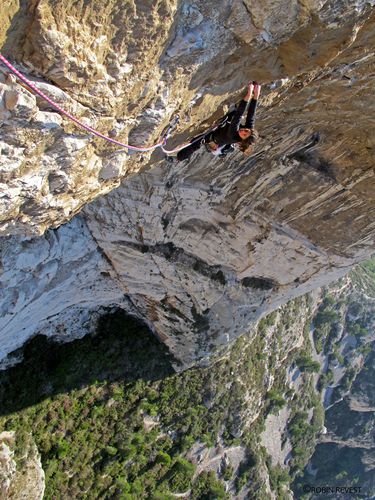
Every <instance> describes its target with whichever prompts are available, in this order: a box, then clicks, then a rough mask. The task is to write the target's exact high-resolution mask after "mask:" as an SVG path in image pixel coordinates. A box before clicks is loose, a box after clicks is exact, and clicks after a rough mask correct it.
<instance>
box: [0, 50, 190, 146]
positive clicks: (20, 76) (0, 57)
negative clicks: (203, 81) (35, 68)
mask: <svg viewBox="0 0 375 500" xmlns="http://www.w3.org/2000/svg"><path fill="white" fill-rule="evenodd" d="M0 62H2V63H3V64H4V65H5V66H6V67H7V68H8V69H9V70H10V71H11V72H12V73H14V74H15V75H16V76H17V78H18V79H19V80H21V81H22V82H23V83H24V84H25V85H27V86H28V87H29V88H30V89H31V90H32V91H33V92H35V93H36V94H37V95H39V97H41V98H42V99H44V100H45V101H47V102H48V103H49V104H50V105H51V106H52V107H53V108H55V109H57V111H58V112H59V113H61V114H62V115H64V116H66V117H67V118H69V120H71V121H73V122H74V123H76V124H77V125H78V126H80V127H82V128H83V129H85V130H87V131H88V132H90V133H91V134H93V135H96V136H97V137H100V138H101V139H104V140H105V141H107V142H111V143H112V144H116V145H117V146H122V147H124V148H126V149H130V150H132V151H139V152H142V153H145V152H147V151H153V150H155V149H157V148H161V149H162V150H163V151H164V153H166V154H172V153H177V152H178V151H180V150H181V149H183V148H185V147H186V146H188V145H189V144H191V143H190V142H188V143H186V144H182V145H181V146H178V147H176V148H174V149H171V150H168V149H166V148H165V147H164V146H165V145H166V142H167V139H168V137H169V136H170V134H171V132H172V130H173V129H174V127H176V125H177V123H178V120H179V117H178V116H176V117H175V118H174V119H173V120H172V121H171V123H170V124H169V126H168V128H167V130H166V132H165V134H164V135H163V138H162V140H161V141H160V142H158V143H157V144H154V145H153V146H147V147H139V146H131V145H130V144H125V143H123V142H120V141H116V139H111V138H110V137H107V136H106V135H104V134H102V133H100V132H99V131H97V130H95V129H93V128H92V127H90V126H89V125H85V124H84V123H83V122H81V121H80V120H78V118H76V117H75V116H73V115H71V114H70V113H68V111H65V110H64V109H63V108H62V107H61V106H59V105H58V104H57V103H56V102H54V101H53V100H52V99H50V98H49V97H48V96H47V95H46V94H45V93H44V92H42V91H41V90H39V89H38V88H37V87H36V85H34V84H33V83H32V82H31V81H30V80H28V79H27V78H26V77H25V76H24V75H23V74H22V73H20V72H19V71H18V70H17V69H16V68H15V67H14V66H13V65H12V64H11V63H10V62H9V61H8V60H7V59H6V58H5V57H4V56H3V55H1V54H0Z"/></svg>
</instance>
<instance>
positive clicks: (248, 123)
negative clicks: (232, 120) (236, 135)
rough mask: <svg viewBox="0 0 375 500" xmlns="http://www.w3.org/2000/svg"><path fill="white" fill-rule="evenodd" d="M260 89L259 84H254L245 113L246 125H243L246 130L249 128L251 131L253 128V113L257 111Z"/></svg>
mask: <svg viewBox="0 0 375 500" xmlns="http://www.w3.org/2000/svg"><path fill="white" fill-rule="evenodd" d="M260 88H261V86H260V85H259V84H257V83H256V84H254V93H253V96H252V99H251V101H250V105H249V110H248V112H247V117H246V123H245V127H246V128H251V129H253V128H254V124H255V113H256V109H257V104H258V98H259V94H260Z"/></svg>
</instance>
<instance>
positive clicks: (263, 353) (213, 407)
mask: <svg viewBox="0 0 375 500" xmlns="http://www.w3.org/2000/svg"><path fill="white" fill-rule="evenodd" d="M371 272H372V271H371ZM335 300H336V299H335V298H334V297H333V296H332V295H330V294H326V296H325V297H324V299H323V301H322V303H321V305H320V307H319V309H318V311H317V314H316V315H315V316H314V317H313V311H312V299H311V298H309V296H306V297H300V298H299V299H296V300H295V301H293V302H291V303H289V304H287V305H285V306H283V307H282V308H280V309H279V310H278V311H275V312H273V313H272V314H270V315H269V316H267V317H266V318H264V319H262V320H261V321H260V322H259V325H258V328H257V330H256V331H255V330H254V331H253V332H251V338H250V336H243V337H241V338H239V339H238V340H237V341H236V342H235V343H234V344H233V346H231V348H230V349H228V352H227V353H226V354H225V355H224V356H222V357H221V358H220V359H217V360H216V362H214V363H213V364H212V366H210V367H209V368H201V369H190V370H187V371H185V372H183V373H179V374H176V373H175V372H174V370H173V369H172V363H173V362H175V360H173V359H172V358H171V356H170V355H169V354H168V353H167V351H166V349H165V348H164V347H163V346H162V345H161V344H160V343H159V342H158V341H157V340H156V339H155V337H154V336H152V335H151V334H150V332H149V331H148V330H147V328H146V327H145V326H144V325H143V324H141V323H139V322H137V321H136V320H134V319H132V318H130V317H128V316H125V315H124V314H120V313H118V314H115V315H111V316H107V317H105V318H104V319H103V321H102V324H101V326H100V329H99V331H98V333H97V334H96V335H95V336H92V337H86V338H84V339H81V340H77V341H74V342H72V343H70V344H56V343H54V342H51V341H49V340H47V339H45V338H43V337H36V338H34V339H33V340H32V341H30V342H29V343H28V344H27V345H26V346H25V348H24V350H23V352H24V361H23V362H22V363H21V364H19V365H17V366H15V367H13V368H11V369H9V370H7V371H5V372H0V408H1V414H0V426H1V429H4V430H15V431H16V439H17V442H16V453H15V458H16V461H17V463H18V465H19V467H22V466H23V465H24V455H23V449H24V448H25V446H27V443H29V441H30V439H32V440H33V441H34V442H35V443H36V445H37V448H38V450H39V452H40V453H41V458H42V465H43V469H44V471H45V474H46V493H45V498H46V499H47V500H50V499H51V500H52V499H55V498H58V499H70V498H75V499H80V498H84V499H88V500H90V499H96V498H102V499H107V498H108V499H112V498H116V499H117V498H119V499H120V500H138V499H148V498H152V499H156V500H157V499H160V500H171V499H173V498H175V496H174V495H176V494H181V493H183V494H186V495H187V497H188V498H192V499H197V500H198V499H212V500H214V499H227V498H231V497H233V496H235V495H236V494H238V493H239V492H240V491H241V490H242V491H244V489H246V490H245V491H246V493H245V494H246V495H247V496H248V497H249V498H254V500H256V499H258V500H263V499H266V498H267V492H266V489H265V486H264V470H267V469H265V465H267V468H268V471H269V478H270V484H271V487H272V489H273V491H274V492H275V494H276V496H277V498H280V499H283V498H287V489H288V485H289V484H290V481H291V479H294V478H295V477H297V476H298V475H300V474H301V473H302V471H303V469H304V467H305V465H306V463H307V461H308V459H309V458H310V456H311V454H312V453H313V450H314V447H315V443H316V439H317V435H318V433H319V432H320V430H321V428H322V425H323V421H324V411H323V408H322V405H321V403H320V397H319V395H318V394H317V392H316V388H315V383H316V381H317V379H318V377H317V375H316V373H318V372H319V364H318V363H317V362H316V361H314V360H313V358H312V355H311V348H312V346H311V345H310V344H311V343H310V340H309V337H310V334H309V332H310V327H311V325H313V328H314V339H315V342H316V344H317V348H318V350H319V351H320V352H324V353H326V354H327V355H329V360H330V361H334V362H335V363H336V361H335V360H338V361H339V363H340V364H341V365H342V366H345V367H347V368H348V369H347V372H346V374H345V376H344V378H343V380H342V387H343V388H344V389H345V390H347V389H348V388H350V386H351V384H352V383H353V380H354V379H355V376H356V371H355V369H353V368H351V367H350V366H348V361H347V359H348V356H347V355H346V354H345V358H344V356H343V355H342V354H341V352H343V351H341V350H340V349H339V347H338V344H337V341H338V338H339V336H340V334H341V332H342V328H346V329H347V330H346V331H347V332H349V333H352V334H353V335H355V336H356V342H357V343H358V345H359V350H360V352H362V353H363V354H365V355H368V354H369V353H370V347H369V346H368V345H366V344H364V342H365V340H364V339H365V337H364V335H365V333H364V330H366V333H367V331H369V329H370V328H369V325H370V323H369V321H370V320H369V318H368V317H367V315H368V314H369V313H368V310H369V308H368V307H365V306H363V307H362V306H360V305H358V304H360V302H359V301H358V298H357V297H355V294H353V300H351V301H349V300H347V301H346V300H344V299H341V300H340V301H338V302H336V301H335ZM353 304H354V305H353ZM370 312H371V311H370ZM358 315H359V316H358ZM197 320H198V321H200V323H199V324H200V325H201V326H202V328H203V326H204V324H203V323H204V322H205V321H206V318H205V317H200V318H198V317H197ZM296 325H298V326H296ZM356 325H359V327H357V326H356ZM358 328H359V329H358ZM301 329H303V336H304V345H303V346H302V348H299V349H296V348H295V345H297V343H298V342H297V341H299V339H300V337H301ZM351 329H352V330H351ZM367 338H368V337H367ZM361 342H362V344H361ZM354 343H355V342H354ZM295 365H297V366H298V367H299V370H300V371H301V372H302V373H301V374H300V376H299V377H300V378H299V382H298V383H299V384H300V385H299V387H298V389H295V390H294V389H291V388H290V387H289V383H288V382H287V378H288V377H287V368H288V367H289V366H292V367H293V366H295ZM332 380H333V371H332V365H330V366H329V367H328V370H327V371H326V373H325V374H323V375H321V376H320V377H319V381H318V388H319V389H322V388H323V387H325V386H327V385H329V384H330V382H332ZM286 406H287V409H288V411H289V420H288V423H287V429H286V431H285V435H284V437H283V439H284V442H286V441H287V440H288V439H289V440H290V442H291V444H292V458H291V460H290V463H289V465H290V467H289V471H287V470H285V469H283V468H280V467H272V466H271V464H270V460H269V459H268V460H267V454H266V452H265V450H264V449H263V448H262V447H261V446H260V442H259V441H260V434H261V433H262V432H263V431H264V429H265V420H266V418H267V416H268V415H269V414H278V413H279V412H280V410H281V409H282V408H285V407H286ZM249 422H251V423H249ZM200 446H205V447H206V448H210V447H216V446H217V447H219V446H220V447H222V448H224V449H225V447H231V446H242V453H244V455H245V458H244V459H243V460H242V462H241V464H240V465H239V467H233V465H231V464H227V465H226V466H225V467H222V468H220V467H219V468H218V469H217V470H211V471H209V470H204V471H203V472H200V473H199V471H201V470H202V469H201V468H200V467H198V468H197V466H196V464H195V463H194V462H196V460H197V455H198V452H197V451H196V450H197V449H198V448H199V447H200ZM233 463H234V462H233ZM345 471H346V469H345V468H343V469H342V470H340V471H339V472H338V474H339V478H340V480H341V479H342V478H344V476H345ZM340 474H341V475H340ZM228 487H230V488H231V490H230V492H229V493H227V492H226V489H227V488H228ZM236 492H237V493H236Z"/></svg>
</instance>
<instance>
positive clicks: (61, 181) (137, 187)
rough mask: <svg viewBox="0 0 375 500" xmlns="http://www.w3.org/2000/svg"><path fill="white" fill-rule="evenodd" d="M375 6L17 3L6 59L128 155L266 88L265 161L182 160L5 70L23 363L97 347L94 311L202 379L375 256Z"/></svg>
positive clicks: (4, 130) (124, 135) (10, 309)
mask: <svg viewBox="0 0 375 500" xmlns="http://www.w3.org/2000/svg"><path fill="white" fill-rule="evenodd" d="M52 4H53V5H52ZM99 4H100V5H99ZM373 6H374V3H373V2H361V1H357V2H355V3H353V2H346V1H345V2H338V1H334V0H331V1H323V0H322V1H320V2H294V3H290V2H283V1H278V2H268V1H264V2H252V1H246V2H240V1H234V2H232V1H231V2H229V1H228V2H220V4H218V3H217V2H211V1H208V2H207V1H206V2H202V1H196V2H187V1H183V2H177V1H172V0H170V1H167V0H160V1H153V2H148V3H145V2H136V3H133V2H130V1H129V2H125V3H123V2H120V1H116V0H111V1H109V2H107V3H106V5H105V7H103V5H102V3H100V2H97V1H94V2H91V3H90V5H87V4H86V3H84V2H73V1H69V2H53V3H52V2H51V1H50V0H40V1H33V2H29V3H28V4H24V3H23V4H22V5H21V6H19V5H18V2H15V1H8V2H7V3H6V8H5V9H4V13H3V14H2V16H3V19H2V20H3V25H2V28H1V31H0V42H2V49H1V51H2V53H3V54H4V55H6V56H7V57H9V58H10V59H12V60H14V59H16V60H17V62H18V64H19V67H20V68H21V67H22V69H23V70H24V71H25V72H26V73H27V74H28V75H29V77H30V78H33V79H34V81H35V82H36V84H37V85H40V86H41V88H42V90H44V91H45V92H46V93H49V95H53V96H54V98H55V100H56V101H58V102H59V104H61V105H63V106H65V107H66V108H67V109H68V110H69V111H71V112H74V113H75V114H76V115H77V116H78V117H80V119H82V120H84V121H87V123H89V124H90V125H91V126H94V127H97V128H98V129H99V130H100V131H101V132H103V133H107V134H110V135H111V136H113V137H115V138H116V139H119V140H122V141H126V140H129V141H131V142H132V143H137V144H144V143H145V142H153V141H156V140H157V139H158V137H159V136H160V134H161V133H162V131H163V130H164V129H165V127H166V126H167V124H168V122H169V120H170V118H171V117H172V116H173V115H174V113H176V112H179V113H180V115H181V122H180V126H179V129H178V130H177V131H176V132H175V135H174V139H173V140H172V144H178V143H179V142H180V141H182V140H185V139H186V137H187V136H188V135H189V134H192V133H193V132H195V131H196V130H197V129H199V128H200V127H203V126H205V125H207V124H209V123H212V121H213V119H214V118H216V117H218V116H219V115H220V114H221V113H222V110H223V106H224V105H225V104H228V103H229V102H233V101H236V100H237V99H238V98H239V96H240V94H239V89H240V88H241V87H242V86H243V84H244V83H245V82H246V80H247V79H249V78H251V79H254V78H255V79H258V80H261V81H263V82H266V85H264V89H263V93H262V100H261V107H260V110H259V113H258V118H257V126H258V128H259V131H260V135H261V138H262V141H261V142H260V144H259V146H258V147H257V149H256V152H255V154H254V156H253V157H251V158H250V159H249V158H247V159H246V158H244V157H242V156H241V155H240V153H239V152H236V153H234V154H233V155H232V156H231V157H227V159H225V160H224V161H223V160H220V159H214V158H213V157H210V156H209V155H208V154H207V153H205V152H200V153H198V154H197V155H195V157H194V158H193V159H192V160H191V161H190V162H188V163H182V164H181V163H179V164H166V163H165V162H164V161H163V160H162V159H161V155H160V154H159V153H155V154H153V155H149V154H148V155H141V156H139V155H126V154H125V153H124V152H123V151H121V150H117V149H115V148H113V147H112V146H110V145H108V144H107V143H104V142H102V141H101V140H99V139H93V138H92V137H89V136H87V135H86V134H85V133H83V132H82V131H80V130H78V129H77V128H76V127H75V125H73V124H71V123H69V122H67V121H66V120H65V119H62V118H61V117H60V116H58V115H57V113H55V112H53V111H52V110H51V109H49V108H48V106H46V105H45V103H42V102H40V100H39V98H38V99H37V98H35V97H34V96H32V95H31V94H30V93H29V92H28V91H27V90H25V89H23V88H22V87H21V86H20V85H19V84H18V83H16V82H15V81H14V78H13V77H11V76H9V75H8V74H7V73H8V72H7V71H4V72H3V73H2V74H1V73H0V75H1V77H0V119H1V120H2V121H1V126H0V131H1V138H0V141H1V144H0V147H1V153H2V161H1V165H0V182H1V183H2V192H1V198H0V203H1V207H2V208H1V213H0V216H1V220H2V222H1V226H0V230H1V231H2V234H4V235H6V236H7V237H6V238H4V239H3V241H2V247H3V252H4V255H5V257H3V258H2V265H3V268H4V273H3V275H2V278H1V279H2V282H3V284H4V286H5V287H6V289H5V290H4V292H3V301H2V310H3V317H4V318H6V319H5V320H4V323H3V324H4V333H2V336H1V345H2V353H3V356H5V355H6V354H8V353H10V352H12V351H14V350H15V349H17V348H18V347H20V346H21V345H22V343H23V342H24V341H25V340H26V339H27V338H28V337H30V336H31V335H34V334H35V333H38V332H44V333H47V334H50V333H51V334H53V332H56V331H58V332H60V327H59V325H63V327H62V328H63V329H64V331H65V333H64V336H65V338H69V337H70V336H71V337H73V336H76V335H80V334H81V333H79V332H86V331H88V330H90V328H91V327H92V325H93V324H94V323H95V318H96V317H97V316H96V315H94V316H93V315H92V312H93V311H97V312H98V311H100V308H102V307H108V306H116V307H117V306H119V307H124V308H126V309H127V310H128V311H130V312H132V313H133V314H136V315H138V316H139V317H141V318H143V319H144V320H145V321H146V322H147V323H148V324H149V326H150V327H151V328H152V329H153V331H154V332H155V333H156V334H157V335H158V336H159V338H161V339H162V340H163V341H164V342H165V343H166V344H167V345H168V346H169V348H170V349H171V350H172V351H173V352H174V354H175V355H176V356H177V357H178V358H179V359H180V360H181V361H182V363H183V364H184V365H185V366H188V365H191V364H192V363H195V362H196V361H197V360H204V359H205V358H207V357H208V356H209V355H210V354H211V353H212V352H213V351H214V350H216V349H218V348H220V347H222V346H224V345H226V344H227V343H228V342H230V341H231V340H233V339H234V338H236V337H237V336H238V335H239V334H241V333H242V332H244V331H245V330H247V329H248V328H249V326H250V325H251V324H252V323H254V322H255V321H257V320H258V319H259V318H260V317H261V316H262V315H264V314H266V313H267V312H269V311H271V310H273V309H274V308H276V307H278V306H279V305H280V304H283V303H285V302H286V301H287V300H289V299H290V298H293V297H295V296H297V295H300V294H302V293H305V292H307V291H309V290H311V289H313V288H315V287H317V286H321V285H323V284H325V283H328V282H329V281H331V280H332V279H335V278H337V277H339V276H341V275H343V274H344V273H346V272H347V270H348V269H349V268H350V267H351V266H352V265H353V264H354V263H356V262H359V261H361V260H363V259H365V258H366V257H368V256H369V255H370V254H371V252H372V251H373V249H374V225H373V214H374V196H373V194H374V190H375V189H374V188H375V182H374V134H373V130H374V119H373V116H375V109H374V106H375V104H374V103H375V100H374V98H373V97H374V95H373V94H374V59H375V56H374V53H373V46H374V42H375V15H374V9H373ZM52 7H53V8H52ZM281 13H282V14H283V15H282V16H281ZM21 64H22V66H21ZM129 174H132V176H130V177H129ZM125 177H127V178H126V180H123V182H122V185H121V187H119V188H118V189H116V190H113V188H114V187H116V186H118V185H119V183H120V180H121V179H124V178H125ZM111 190H112V191H111ZM109 191H111V192H110V193H109ZM106 193H109V194H107V195H106V196H101V197H99V195H104V194H106ZM94 199H95V201H92V200H94ZM90 201H92V203H90V204H87V203H88V202H90ZM83 206H85V208H84V210H83V212H81V216H80V217H82V219H79V220H78V221H77V220H75V219H74V220H73V221H72V222H70V223H68V224H67V225H66V226H62V227H61V228H59V229H57V230H56V231H51V230H50V231H47V232H46V233H45V234H44V236H41V237H40V238H37V237H36V236H37V235H40V234H42V233H43V232H44V231H45V230H46V228H48V227H57V226H59V225H60V224H62V223H65V222H67V221H68V220H70V219H71V218H72V217H73V216H74V215H75V214H77V213H78V212H79V211H81V210H82V207H83ZM81 224H83V226H84V229H82V226H81ZM25 237H26V239H25ZM51 241H53V244H52V246H51ZM71 241H76V242H77V245H72V246H70V245H69V242H71ZM78 242H79V243H78ZM67 246H68V247H69V251H67V250H66V247H67ZM30 247H32V248H33V249H34V250H33V252H34V253H36V254H37V255H38V259H37V261H35V259H34V260H33V261H32V262H29V250H28V248H30ZM47 247H48V248H49V250H48V249H47V250H46V251H45V248H47ZM23 248H24V249H25V251H24V250H23ZM51 248H53V249H54V250H53V252H55V254H56V255H57V257H56V258H55V257H54V255H55V254H53V255H52V253H51ZM83 248H85V251H82V249H83ZM87 248H89V249H90V251H89V253H88V254H86V253H85V252H86V249H87ZM14 249H16V251H17V253H18V259H16V260H15V257H14V255H12V253H13V252H14ZM67 253H68V254H69V255H70V257H69V259H68V260H67V261H65V260H64V255H66V254H67ZM9 256H10V257H9ZM52 261H53V262H52ZM70 262H75V263H76V264H77V268H76V267H75V265H73V266H71V265H70V264H69V263H70ZM81 262H85V264H84V266H83V267H82V270H84V271H83V273H81V272H80V271H81V269H80V266H81V264H80V263H81ZM51 266H52V267H53V268H54V269H53V270H52V271H51V270H50V269H51ZM76 269H78V270H76ZM103 273H105V276H104V277H103ZM32 276H33V278H32ZM41 276H43V279H42V278H41ZM46 276H47V278H46ZM86 276H87V282H86V283H85V281H86V280H85V278H86ZM33 280H34V281H33ZM90 287H92V289H90ZM51 295H52V296H53V297H54V298H53V300H50V297H51ZM70 317H72V318H74V321H71V320H70V319H69V318H70ZM47 325H48V326H47ZM10 327H11V328H10ZM58 335H60V333H58Z"/></svg>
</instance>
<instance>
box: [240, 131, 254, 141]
mask: <svg viewBox="0 0 375 500" xmlns="http://www.w3.org/2000/svg"><path fill="white" fill-rule="evenodd" d="M238 135H239V136H240V137H241V139H242V140H244V139H247V138H248V137H250V136H251V128H240V129H239V131H238Z"/></svg>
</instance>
